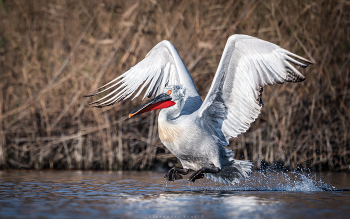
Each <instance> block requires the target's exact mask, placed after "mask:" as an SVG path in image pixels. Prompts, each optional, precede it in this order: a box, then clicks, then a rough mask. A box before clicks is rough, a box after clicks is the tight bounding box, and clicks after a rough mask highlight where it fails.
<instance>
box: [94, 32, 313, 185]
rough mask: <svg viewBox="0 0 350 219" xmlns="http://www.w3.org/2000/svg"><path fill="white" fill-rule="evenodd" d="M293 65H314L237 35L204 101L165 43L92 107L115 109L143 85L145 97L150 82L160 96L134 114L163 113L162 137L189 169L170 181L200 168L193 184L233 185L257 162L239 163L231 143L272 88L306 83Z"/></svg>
mask: <svg viewBox="0 0 350 219" xmlns="http://www.w3.org/2000/svg"><path fill="white" fill-rule="evenodd" d="M295 58H297V59H298V60H300V61H298V60H296V59H295ZM289 62H291V63H294V64H296V65H300V66H302V67H306V66H307V65H308V64H310V61H308V60H306V59H304V58H302V57H300V56H297V55H295V54H293V53H290V52H288V51H287V50H284V49H282V48H280V47H279V46H277V45H275V44H272V43H269V42H266V41H263V40H260V39H257V38H254V37H250V36H245V35H233V36H231V37H230V38H229V39H228V42H227V44H226V47H225V49H224V52H223V56H222V58H221V60H220V63H219V67H218V70H217V72H216V74H215V77H214V79H213V83H212V85H211V87H210V90H209V92H208V95H207V97H206V98H205V100H204V101H202V99H201V97H200V96H199V94H198V92H197V90H196V88H195V86H194V83H193V80H192V78H191V76H190V74H189V73H188V71H187V69H186V67H185V65H184V64H183V62H182V60H181V58H180V56H179V55H178V53H177V51H176V50H175V48H174V46H173V45H172V44H171V43H170V42H169V41H162V42H160V43H159V44H157V45H156V46H155V47H154V48H153V49H152V50H151V51H150V52H149V53H148V54H147V55H146V57H145V59H143V60H142V61H140V62H139V63H138V64H137V65H136V66H134V67H133V68H131V69H130V70H129V71H127V72H126V73H124V74H123V75H121V76H119V77H118V78H116V79H115V80H113V81H111V82H110V83H108V84H106V85H104V86H103V87H101V88H104V87H106V86H109V87H107V88H105V89H104V90H102V91H100V92H98V93H96V94H99V93H101V92H104V91H106V90H109V89H111V88H114V90H113V91H112V92H111V93H110V94H108V95H107V96H105V97H103V98H101V99H99V100H97V101H95V102H93V103H92V104H97V106H98V107H103V106H107V105H112V104H114V103H116V102H119V101H122V100H123V99H126V98H129V97H130V96H131V95H132V94H134V93H135V92H136V90H137V89H138V88H139V91H138V92H137V93H136V94H135V96H134V97H137V96H138V95H139V94H140V92H141V91H142V90H144V89H146V86H147V85H148V88H147V90H146V93H145V97H146V96H148V97H151V96H156V97H155V98H154V99H152V100H150V101H149V102H148V103H146V104H144V105H143V106H141V107H139V108H138V109H136V110H135V111H134V112H132V114H130V117H131V116H134V115H137V114H141V113H144V112H147V111H151V110H155V109H162V110H161V111H160V113H159V118H158V130H159V137H160V140H161V141H162V143H163V144H164V145H165V147H167V148H168V149H169V151H170V152H171V153H173V154H174V155H175V156H176V157H177V158H178V159H179V160H180V162H181V164H182V166H183V169H179V168H173V169H171V170H170V171H169V172H168V173H167V174H166V176H165V178H166V179H168V180H176V179H180V178H182V176H181V175H180V174H183V175H185V174H187V173H188V170H194V171H195V173H194V174H192V175H191V176H190V179H189V180H190V181H193V182H194V181H195V180H196V179H200V178H202V177H203V176H204V174H206V176H208V177H209V178H211V179H213V180H218V181H223V182H226V183H232V182H235V181H237V179H238V178H239V177H240V176H246V175H247V173H248V172H250V169H251V166H252V163H251V162H249V161H240V160H235V159H233V154H232V152H231V151H229V150H227V149H226V148H225V146H226V145H228V140H229V139H230V138H231V137H236V136H237V135H238V134H240V133H244V132H245V131H246V130H247V129H248V128H249V126H250V123H252V122H253V121H254V120H255V119H256V118H257V117H258V115H259V113H260V109H261V108H262V106H263V104H262V100H261V93H262V88H263V87H264V86H265V85H273V84H276V83H284V82H299V81H303V80H304V79H305V78H304V76H303V75H302V74H301V73H300V72H299V71H298V70H297V69H295V68H294V67H293V66H292V65H291V64H290V63H289ZM303 62H304V63H303ZM305 63H306V64H305ZM117 92H118V93H117ZM96 94H93V95H96ZM102 100H105V101H103V102H101V101H102Z"/></svg>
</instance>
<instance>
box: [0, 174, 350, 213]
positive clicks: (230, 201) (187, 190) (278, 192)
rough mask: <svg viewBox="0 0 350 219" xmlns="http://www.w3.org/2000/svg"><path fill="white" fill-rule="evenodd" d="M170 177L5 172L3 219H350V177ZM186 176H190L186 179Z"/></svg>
mask: <svg viewBox="0 0 350 219" xmlns="http://www.w3.org/2000/svg"><path fill="white" fill-rule="evenodd" d="M163 175H164V173H157V172H97V171H9V172H7V171H0V217H1V218H95V219H97V218H236V217H237V218H238V217H240V218H318V219H321V218H349V215H350V189H349V182H350V174H349V173H325V174H306V173H278V172H269V173H265V174H263V173H258V172H255V173H253V174H252V175H251V177H250V178H249V179H247V180H243V181H241V183H239V184H237V185H235V186H224V185H222V184H215V183H212V182H210V181H208V180H198V181H196V183H195V184H193V183H188V182H187V181H186V180H180V181H177V182H168V183H165V181H164V180H163ZM186 178H187V177H186Z"/></svg>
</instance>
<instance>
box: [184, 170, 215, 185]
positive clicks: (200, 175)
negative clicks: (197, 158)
mask: <svg viewBox="0 0 350 219" xmlns="http://www.w3.org/2000/svg"><path fill="white" fill-rule="evenodd" d="M218 172H220V168H219V167H214V168H208V167H203V168H201V169H199V170H197V171H196V172H194V173H193V174H192V175H191V176H190V178H189V179H188V181H190V182H194V181H196V179H202V178H203V177H204V174H206V173H218Z"/></svg>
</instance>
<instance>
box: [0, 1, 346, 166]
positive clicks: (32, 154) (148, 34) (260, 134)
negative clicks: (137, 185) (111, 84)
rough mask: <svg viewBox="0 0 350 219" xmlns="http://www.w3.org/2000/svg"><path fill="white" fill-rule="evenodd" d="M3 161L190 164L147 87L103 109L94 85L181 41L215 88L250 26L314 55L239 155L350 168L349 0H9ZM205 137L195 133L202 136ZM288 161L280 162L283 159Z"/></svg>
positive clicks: (0, 123) (0, 141)
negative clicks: (171, 147) (229, 43)
mask: <svg viewBox="0 0 350 219" xmlns="http://www.w3.org/2000/svg"><path fill="white" fill-rule="evenodd" d="M1 3H2V4H1V6H0V7H1V11H0V104H1V106H0V167H1V168H24V169H32V168H34V169H45V168H54V169H106V170H147V169H155V168H157V167H159V166H164V167H168V166H171V165H179V162H178V161H177V160H176V158H175V157H174V156H173V155H172V154H171V153H170V152H169V151H168V150H167V149H166V148H165V147H164V146H163V145H162V144H161V142H160V140H159V137H158V130H157V115H158V113H157V112H152V113H147V114H142V115H140V116H137V117H133V118H132V119H128V117H127V115H128V114H129V113H130V112H131V111H132V110H134V109H135V108H136V107H138V106H139V105H140V104H141V103H143V102H144V101H142V99H140V98H138V99H136V100H134V101H129V100H127V101H125V102H123V103H122V104H116V105H113V106H111V107H106V108H102V109H98V108H92V107H89V106H88V105H87V104H88V103H89V101H91V100H92V99H88V98H84V97H83V95H85V94H89V93H90V91H92V90H94V89H96V88H97V87H99V86H101V85H103V84H105V83H106V82H108V81H110V80H111V79H114V78H115V77H117V76H118V75H120V74H121V73H123V72H125V71H126V70H128V69H129V68H130V67H132V66H133V65H135V64H136V63H137V62H139V61H140V60H141V59H143V57H144V56H145V55H146V53H147V52H148V51H149V50H150V49H151V48H152V47H153V46H154V45H156V44H157V43H158V42H159V41H161V40H164V39H167V40H169V41H171V42H172V43H173V44H174V46H175V47H176V49H177V50H178V52H179V54H180V56H181V57H182V58H183V60H184V63H185V64H186V66H187V67H188V69H189V71H190V73H191V75H192V77H193V79H194V82H195V84H196V86H197V89H198V90H199V93H200V95H201V96H202V98H203V99H204V98H205V96H206V94H207V92H208V90H209V87H210V85H211V82H212V79H213V77H214V74H215V71H216V68H217V66H218V63H219V61H220V58H221V54H222V51H223V48H224V46H225V44H226V40H227V38H228V37H229V36H230V35H232V34H235V33H239V34H247V35H252V36H256V37H259V38H262V39H264V40H267V41H270V42H273V43H276V44H278V45H280V46H281V47H283V48H285V49H288V50H290V51H291V52H294V53H296V54H298V55H301V56H303V57H306V58H308V59H310V60H312V61H313V62H314V63H315V65H313V66H310V67H308V68H307V69H302V70H301V71H302V73H303V74H304V75H305V76H306V80H305V81H304V82H302V83H297V84H293V83H288V84H283V85H277V86H273V87H266V88H265V89H264V93H263V100H264V104H265V106H264V108H263V110H262V112H261V115H260V116H259V118H258V119H257V121H256V122H255V123H253V124H252V126H251V128H250V129H249V130H248V132H247V133H246V134H244V135H240V136H239V137H238V138H236V139H233V140H232V141H231V143H230V145H229V148H230V149H232V150H233V151H234V152H235V156H236V158H237V159H246V160H252V161H254V164H255V167H256V168H262V167H265V166H266V163H267V164H276V165H275V166H278V165H283V166H284V167H286V168H290V169H294V168H298V167H303V168H311V169H313V170H318V171H326V170H333V171H345V170H349V168H350V159H349V158H350V145H349V143H350V126H349V121H350V112H349V109H350V79H349V69H350V68H349V67H350V63H349V59H350V2H349V1H344V0H343V1H328V0H327V1H326V0H318V1H302V0H296V1H284V0H260V1H259V0H251V1H244V0H229V1H218V0H211V1H200V0H197V1H181V0H178V1H155V0H149V1H111V0H104V1H70V0H36V1H25V0H14V1H4V0H1ZM193 147H196V145H193ZM277 164H278V165H277Z"/></svg>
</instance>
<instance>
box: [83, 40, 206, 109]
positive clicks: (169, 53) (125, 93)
mask: <svg viewBox="0 0 350 219" xmlns="http://www.w3.org/2000/svg"><path fill="white" fill-rule="evenodd" d="M168 85H184V86H185V87H186V90H187V92H186V95H187V96H191V97H196V98H195V99H196V100H200V96H199V95H198V93H197V90H196V88H195V86H194V84H193V81H192V78H191V76H190V75H189V73H188V71H187V69H186V67H185V65H184V64H183V62H182V60H181V58H180V56H179V54H178V53H177V51H176V50H175V48H174V46H173V45H172V44H171V43H170V42H169V41H166V40H164V41H162V42H160V43H158V44H157V45H156V46H155V47H154V48H153V49H152V50H151V51H150V52H149V53H148V54H147V55H146V57H145V58H144V59H143V60H141V61H140V62H139V63H138V64H136V65H135V66H134V67H132V68H130V70H128V71H127V72H125V73H124V74H122V75H120V76H119V77H117V78H116V79H114V80H112V81H111V82H109V83H107V84H105V85H103V86H102V87H100V88H98V89H97V91H98V92H96V93H93V94H90V95H87V96H95V95H97V94H101V93H103V92H106V91H110V93H109V94H107V95H106V96H104V97H102V98H100V99H98V100H96V101H94V102H92V103H90V104H93V105H94V106H96V107H104V106H109V105H112V104H114V103H116V102H120V101H122V100H124V99H127V98H130V97H131V96H132V95H134V96H133V99H134V98H136V97H138V96H139V95H140V94H141V93H142V91H144V90H145V94H144V96H143V98H145V97H152V96H155V95H159V94H160V93H161V92H163V90H164V88H165V87H166V86H168ZM95 91H96V90H95ZM200 104H201V100H200V101H197V102H196V103H195V105H196V106H197V107H194V109H195V110H197V109H198V108H199V106H200Z"/></svg>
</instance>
